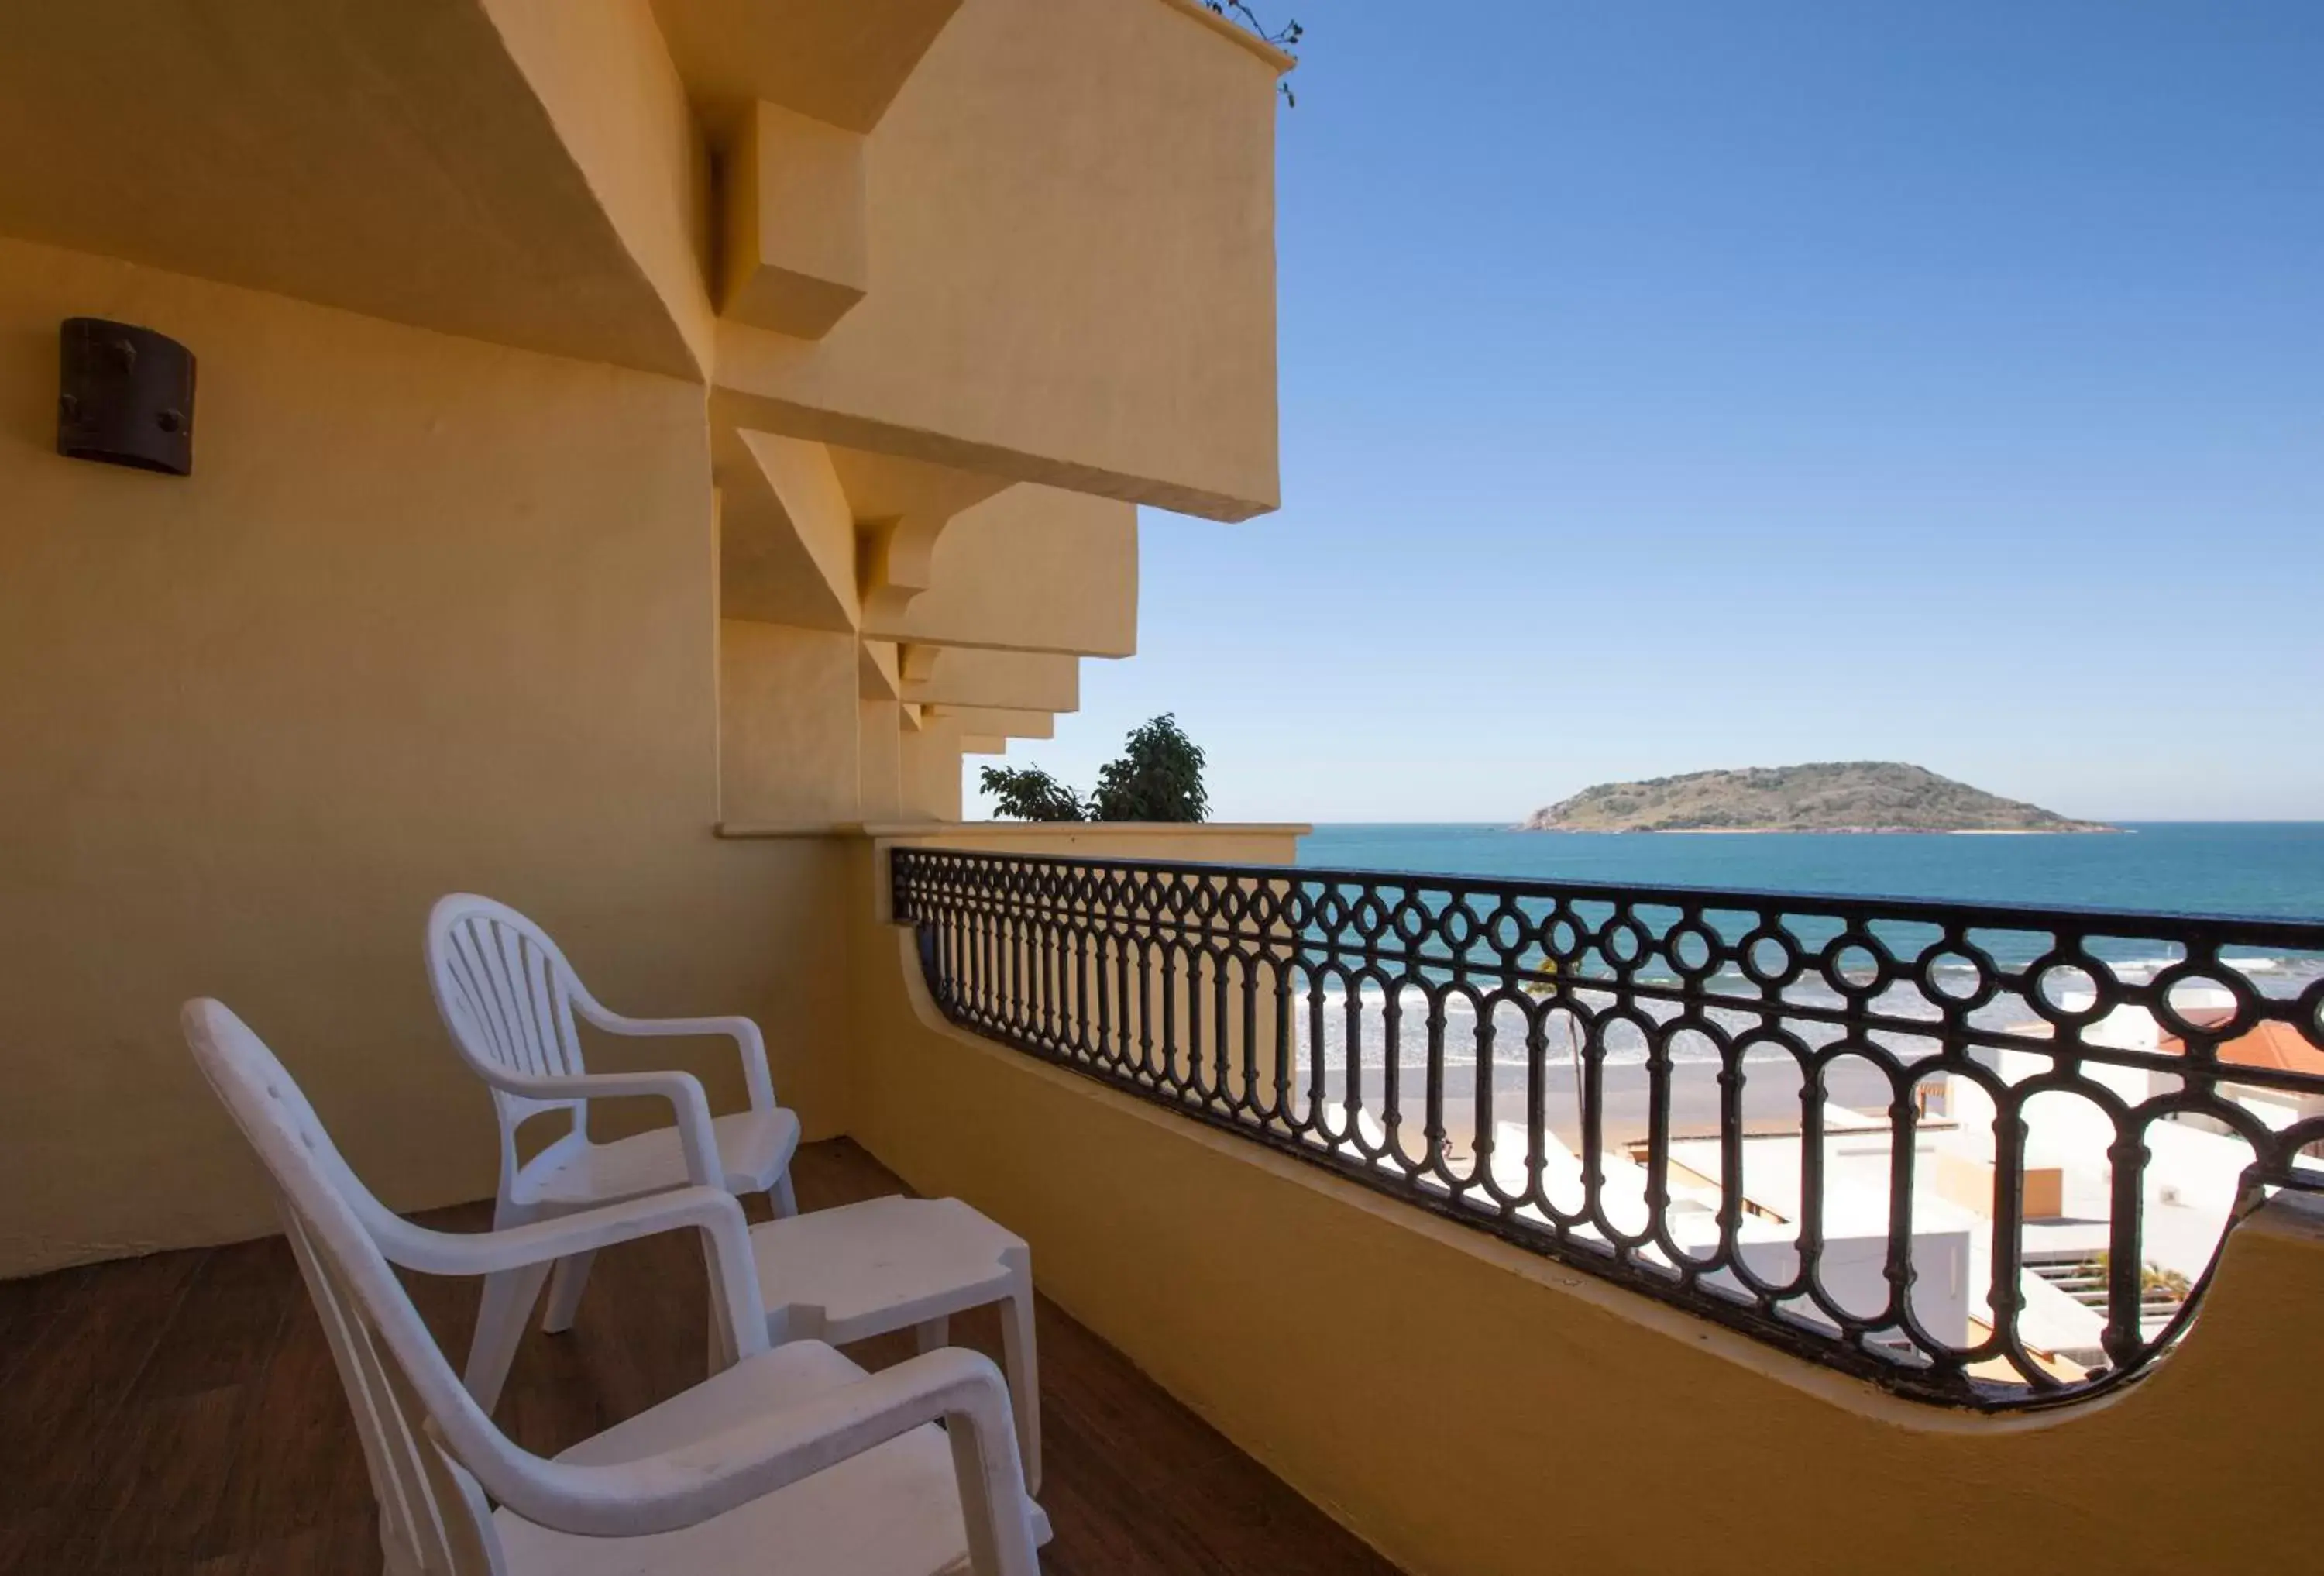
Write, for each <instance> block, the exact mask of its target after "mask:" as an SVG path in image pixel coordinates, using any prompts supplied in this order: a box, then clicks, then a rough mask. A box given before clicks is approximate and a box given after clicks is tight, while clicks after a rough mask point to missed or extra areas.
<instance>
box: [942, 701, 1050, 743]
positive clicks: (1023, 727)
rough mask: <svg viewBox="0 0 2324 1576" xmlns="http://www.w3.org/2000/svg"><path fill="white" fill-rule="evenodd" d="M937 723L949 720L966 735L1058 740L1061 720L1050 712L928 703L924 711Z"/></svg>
mask: <svg viewBox="0 0 2324 1576" xmlns="http://www.w3.org/2000/svg"><path fill="white" fill-rule="evenodd" d="M921 715H922V716H923V718H925V719H926V720H927V722H929V723H949V724H951V725H952V726H954V727H956V728H958V729H959V730H960V731H961V733H962V736H963V737H966V736H968V735H971V734H973V735H975V736H976V737H978V738H984V739H1054V738H1056V733H1057V719H1056V718H1055V717H1053V716H1051V715H1050V714H1048V713H1047V712H1026V711H1004V710H1002V709H1001V708H999V707H997V706H928V707H927V708H925V710H924V711H923V712H922V713H921Z"/></svg>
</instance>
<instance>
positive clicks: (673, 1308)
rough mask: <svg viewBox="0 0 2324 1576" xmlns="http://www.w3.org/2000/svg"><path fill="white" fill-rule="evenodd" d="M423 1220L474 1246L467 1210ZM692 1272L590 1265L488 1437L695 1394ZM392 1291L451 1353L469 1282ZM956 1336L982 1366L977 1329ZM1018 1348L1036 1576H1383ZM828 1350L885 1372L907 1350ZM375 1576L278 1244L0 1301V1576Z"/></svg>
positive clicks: (843, 1186)
mask: <svg viewBox="0 0 2324 1576" xmlns="http://www.w3.org/2000/svg"><path fill="white" fill-rule="evenodd" d="M794 1176H795V1178H796V1181H797V1184H798V1194H799V1203H800V1205H801V1207H802V1208H806V1209H817V1208H823V1207H826V1206H828V1205H831V1204H835V1203H847V1202H849V1201H851V1200H853V1199H859V1198H868V1197H873V1196H876V1195H878V1194H882V1193H892V1192H898V1191H901V1189H900V1186H899V1184H898V1183H897V1181H896V1179H895V1178H894V1177H893V1176H892V1175H890V1174H889V1173H888V1172H886V1171H885V1170H883V1169H882V1168H881V1167H880V1166H878V1165H877V1164H876V1163H875V1162H873V1161H872V1160H871V1158H870V1157H868V1156H866V1155H865V1154H864V1153H863V1151H862V1150H861V1149H859V1148H857V1147H855V1146H853V1145H852V1144H850V1143H847V1142H846V1141H844V1140H839V1141H836V1142H833V1143H827V1144H817V1145H812V1146H809V1147H807V1149H806V1150H805V1151H803V1152H802V1153H801V1155H800V1157H799V1160H798V1165H797V1166H796V1168H795V1171H794ZM428 1219H429V1222H430V1223H431V1224H437V1225H442V1226H447V1227H450V1228H456V1229H461V1230H473V1229H475V1228H478V1227H481V1226H482V1225H484V1223H486V1221H489V1219H490V1212H489V1209H488V1207H487V1206H483V1205H471V1206H462V1207H461V1208H458V1209H455V1210H449V1211H444V1212H439V1213H438V1214H436V1215H433V1216H430V1217H428ZM699 1253H700V1250H699V1249H698V1248H697V1247H696V1245H695V1244H694V1242H693V1240H692V1239H691V1234H690V1233H688V1234H686V1235H685V1236H684V1237H683V1239H681V1237H679V1236H668V1237H662V1238H658V1239H654V1240H648V1241H645V1242H639V1243H632V1244H629V1245H626V1246H624V1247H622V1248H616V1249H609V1250H608V1251H607V1252H605V1253H604V1254H601V1255H600V1256H599V1258H598V1261H597V1267H596V1269H595V1273H594V1275H593V1276H592V1277H591V1281H590V1285H589V1290H588V1295H587V1297H586V1300H585V1301H584V1303H583V1304H582V1308H581V1317H580V1320H579V1322H578V1323H577V1324H576V1326H575V1328H574V1330H573V1331H572V1332H571V1333H569V1334H567V1335H563V1336H557V1337H549V1336H544V1335H542V1334H540V1333H539V1332H538V1331H537V1330H536V1331H534V1332H532V1333H531V1334H530V1335H528V1336H527V1338H526V1341H525V1344H524V1347H523V1350H521V1352H520V1353H519V1355H518V1358H517V1362H516V1367H515V1370H514V1372H513V1373H512V1376H511V1378H510V1381H509V1387H508V1390H507V1393H506V1396H505V1398H504V1399H503V1402H502V1405H501V1410H500V1421H501V1424H502V1426H503V1427H504V1428H506V1429H508V1431H509V1432H510V1433H511V1434H512V1436H513V1437H514V1438H516V1439H517V1440H518V1441H519V1442H521V1443H523V1444H524V1445H525V1446H527V1447H528V1448H530V1449H532V1450H535V1451H539V1452H544V1453H546V1452H553V1451H556V1450H558V1449H561V1448H563V1447H564V1446H566V1445H567V1444H569V1443H571V1442H574V1441H575V1440H576V1439H578V1438H581V1437H582V1436H584V1435H586V1434H588V1433H593V1432H595V1431H596V1430H598V1429H600V1428H603V1427H605V1426H606V1425H608V1424H613V1423H615V1422H618V1421H620V1420H621V1419H622V1418H624V1417H627V1416H629V1415H632V1414H633V1413H635V1412H637V1411H639V1410H641V1409H642V1408H643V1407H645V1406H648V1405H652V1404H653V1403H654V1402H656V1401H658V1400H660V1399H661V1398H663V1397H664V1396H669V1395H671V1394H673V1393H674V1392H676V1391H678V1390H679V1389H682V1388H683V1387H686V1386H687V1384H689V1383H691V1382H693V1381H695V1380H696V1379H698V1378H700V1377H701V1375H702V1371H703V1360H704V1351H703V1346H704V1341H705V1336H704V1333H703V1331H704V1327H705V1316H704V1306H703V1299H704V1296H705V1288H704V1282H703V1274H702V1265H701V1258H700V1256H699ZM1038 1270H1039V1266H1038V1264H1036V1265H1035V1271H1036V1274H1037V1273H1038ZM411 1286H412V1289H413V1293H414V1295H415V1298H416V1300H417V1301H418V1302H419V1304H420V1308H421V1310H422V1312H423V1313H425V1314H426V1315H427V1318H428V1321H429V1324H430V1326H431V1327H432V1328H433V1329H434V1330H435V1331H436V1332H437V1336H438V1339H439V1340H440V1341H443V1342H444V1344H445V1348H446V1350H447V1351H450V1352H453V1353H455V1354H458V1355H464V1354H465V1353H466V1347H467V1337H468V1331H469V1327H470V1323H471V1321H472V1320H473V1318H474V1316H475V1283H474V1282H472V1281H451V1280H435V1279H430V1278H427V1277H414V1278H413V1279H412V1281H411ZM953 1329H954V1340H955V1341H961V1342H963V1343H964V1344H968V1345H973V1346H976V1347H979V1348H981V1349H982V1350H985V1351H986V1352H988V1353H991V1354H992V1355H993V1356H994V1357H995V1358H996V1359H997V1358H998V1355H999V1351H1000V1331H999V1327H998V1324H997V1323H995V1322H994V1321H993V1320H992V1318H991V1315H990V1314H989V1313H986V1312H985V1311H983V1310H979V1312H978V1313H973V1314H970V1315H967V1316H964V1317H963V1318H960V1319H956V1320H954V1325H953ZM1039 1332H1040V1349H1041V1380H1042V1383H1041V1404H1042V1408H1043V1424H1044V1428H1045V1431H1046V1450H1045V1458H1044V1459H1045V1463H1046V1472H1047V1482H1046V1484H1045V1486H1044V1488H1043V1492H1042V1495H1041V1499H1042V1503H1043V1504H1044V1506H1046V1507H1047V1509H1048V1512H1049V1516H1050V1518H1051V1520H1052V1521H1053V1522H1054V1524H1055V1525H1056V1540H1055V1541H1054V1542H1053V1543H1052V1544H1050V1545H1049V1547H1048V1548H1047V1550H1045V1551H1044V1552H1043V1559H1042V1562H1043V1568H1044V1569H1045V1570H1046V1571H1050V1572H1052V1573H1053V1576H1084V1573H1087V1576H1094V1573H1096V1572H1108V1573H1111V1576H1197V1573H1200V1576H1229V1573H1235V1572H1250V1573H1252V1576H1259V1573H1260V1572H1265V1573H1268V1576H1303V1573H1311V1572H1312V1573H1317V1576H1321V1573H1324V1572H1330V1573H1333V1576H1339V1573H1342V1572H1347V1573H1355V1576H1394V1567H1392V1566H1390V1565H1389V1564H1388V1562H1386V1561H1384V1560H1382V1559H1381V1558H1380V1557H1379V1555H1377V1554H1375V1553H1372V1552H1371V1551H1370V1550H1369V1549H1368V1548H1366V1547H1365V1546H1364V1545H1363V1544H1360V1542H1358V1541H1357V1540H1356V1539H1355V1538H1353V1537H1352V1536H1351V1535H1349V1534H1348V1533H1346V1532H1345V1531H1343V1530H1342V1529H1341V1528H1340V1527H1339V1526H1338V1525H1336V1524H1334V1523H1333V1522H1332V1521H1331V1520H1330V1519H1329V1518H1328V1517H1326V1516H1323V1513H1322V1512H1320V1511H1318V1510H1316V1509H1315V1508H1314V1507H1313V1506H1311V1505H1309V1504H1308V1503H1307V1502H1306V1501H1305V1500H1304V1499H1302V1498H1299V1497H1298V1496H1297V1495H1296V1494H1295V1493H1293V1492H1292V1491H1291V1490H1290V1489H1289V1488H1286V1487H1285V1486H1284V1485H1283V1484H1282V1483H1281V1482H1280V1481H1279V1480H1277V1479H1276V1478H1275V1477H1273V1476H1272V1475H1271V1474H1269V1473H1268V1471H1267V1470H1265V1469H1264V1468H1262V1467H1260V1466H1259V1464H1258V1463H1257V1462H1255V1461H1252V1460H1251V1459H1250V1457H1249V1456H1247V1455H1245V1454H1243V1453H1242V1452H1240V1451H1239V1450H1237V1449H1236V1448H1235V1447H1234V1446H1233V1445H1232V1444H1231V1443H1229V1442H1227V1441H1226V1439H1225V1438H1223V1437H1222V1435H1220V1434H1219V1433H1216V1432H1215V1431H1214V1430H1213V1429H1211V1428H1210V1427H1208V1426H1207V1425H1206V1424H1203V1422H1202V1421H1201V1420H1200V1419H1199V1418H1197V1417H1196V1416H1194V1414H1193V1413H1191V1412H1189V1411H1188V1410H1186V1408H1185V1407H1184V1406H1182V1405H1179V1404H1178V1403H1177V1402H1176V1401H1174V1400H1173V1399H1171V1398H1170V1396H1167V1395H1166V1394H1165V1393H1164V1392H1163V1391H1162V1390H1161V1389H1159V1388H1158V1387H1156V1386H1155V1385H1153V1384H1152V1383H1151V1382H1149V1381H1148V1379H1146V1378H1144V1377H1143V1376H1142V1375H1140V1374H1139V1372H1138V1371H1137V1370H1136V1369H1134V1368H1132V1367H1131V1366H1130V1363H1129V1362H1128V1361H1127V1360H1126V1359H1124V1358H1123V1357H1122V1356H1121V1355H1120V1353H1119V1352H1117V1351H1115V1350H1113V1349H1112V1348H1111V1347H1109V1346H1107V1345H1106V1344H1105V1343H1104V1342H1103V1341H1100V1340H1098V1339H1097V1338H1096V1337H1095V1336H1094V1335H1092V1334H1091V1333H1090V1332H1088V1331H1087V1330H1084V1328H1082V1326H1080V1325H1079V1324H1076V1323H1074V1321H1073V1320H1072V1319H1070V1318H1068V1317H1066V1316H1065V1314H1064V1313H1061V1312H1059V1311H1058V1310H1057V1309H1056V1307H1055V1306H1054V1305H1052V1304H1049V1303H1048V1302H1047V1301H1046V1300H1044V1301H1043V1302H1042V1304H1041V1306H1040V1312H1039ZM851 1350H852V1354H853V1356H855V1357H856V1359H858V1360H859V1361H862V1363H864V1364H865V1366H867V1367H871V1368H880V1367H884V1366H886V1365H887V1364H889V1363H891V1362H895V1361H899V1360H900V1359H902V1358H904V1357H906V1356H908V1355H909V1353H910V1350H911V1347H910V1338H909V1337H908V1336H904V1335H899V1336H895V1337H890V1338H887V1339H884V1340H881V1341H870V1342H865V1343H863V1344H862V1346H859V1347H856V1348H853V1349H851ZM455 1366H457V1355H456V1361H455ZM378 1568H379V1545H378V1543H377V1541H376V1535H375V1533H374V1525H373V1510H372V1502H371V1490H370V1487H369V1484H368V1483H367V1481H366V1479H365V1478H364V1465H363V1456H362V1452H361V1451H360V1449H359V1448H358V1446H357V1444H356V1442H355V1431H354V1427H353V1425H352V1424H350V1423H349V1421H348V1418H347V1413H346V1403H345V1401H344V1399H343V1398H342V1396H341V1392H340V1389H339V1384H338V1378H337V1375H336V1374H335V1373H334V1372H333V1370H332V1368H331V1360H330V1354H329V1351H328V1350H327V1348H326V1347H325V1345H324V1343H323V1336H322V1330H321V1328H320V1326H319V1325H318V1323H316V1320H315V1315H314V1312H313V1309H312V1308H311V1307H310V1305H309V1303H308V1301H307V1297H306V1293H305V1289H304V1288H303V1286H301V1285H300V1281H299V1276H298V1272H297V1270H296V1268H295V1267H294V1266H293V1265H292V1263H291V1254H290V1250H289V1249H288V1248H287V1247H286V1246H285V1245H284V1244H283V1242H282V1240H281V1239H280V1238H272V1239H268V1240H260V1241H255V1242H244V1243H237V1244H235V1245H233V1246H231V1247H226V1248H217V1249H197V1250H192V1251H188V1252H182V1253H163V1254H157V1255H154V1256H152V1257H151V1258H136V1259H127V1260H123V1261H120V1262H117V1263H113V1264H105V1265H97V1266H94V1267H86V1268H81V1269H73V1270H65V1271H61V1272H60V1273H57V1274H54V1275H48V1276H37V1277H34V1278H32V1279H28V1280H18V1281H7V1282H0V1572H11V1573H14V1572H19V1571H21V1572H28V1573H29V1572H43V1573H45V1572H50V1571H55V1572H60V1573H61V1572H106V1573H111V1572H123V1573H126V1572H132V1571H134V1572H138V1573H139V1576H178V1573H186V1576H191V1573H194V1572H198V1573H199V1576H291V1573H294V1572H295V1573H298V1576H308V1573H309V1572H334V1573H336V1572H341V1571H376V1570H377V1569H378Z"/></svg>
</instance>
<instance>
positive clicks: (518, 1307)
mask: <svg viewBox="0 0 2324 1576" xmlns="http://www.w3.org/2000/svg"><path fill="white" fill-rule="evenodd" d="M548 1276H549V1267H548V1266H547V1265H545V1264H530V1265H527V1266H525V1267H523V1268H522V1269H505V1270H502V1271H501V1272H500V1273H498V1274H496V1275H488V1276H484V1296H483V1298H482V1299H481V1300H480V1301H479V1302H478V1303H477V1304H476V1334H475V1340H473V1341H470V1342H469V1343H468V1369H467V1372H466V1373H465V1374H464V1375H462V1376H461V1382H462V1383H463V1384H465V1385H466V1387H467V1388H468V1394H469V1395H471V1396H475V1402H476V1405H479V1406H481V1407H483V1408H484V1412H485V1414H486V1415H490V1414H491V1412H492V1410H493V1406H495V1405H498V1404H499V1401H500V1398H501V1387H502V1386H503V1385H504V1384H506V1383H507V1382H508V1372H509V1365H510V1364H512V1363H513V1362H514V1361H515V1360H516V1349H517V1343H518V1342H519V1341H522V1340H523V1339H524V1327H525V1323H526V1322H527V1321H529V1320H530V1318H531V1317H532V1304H533V1303H534V1301H535V1299H537V1298H538V1297H539V1295H540V1283H541V1282H542V1281H543V1280H546V1279H547V1278H548Z"/></svg>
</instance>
